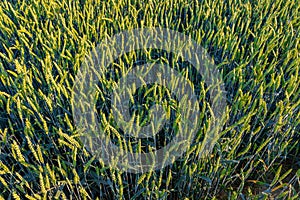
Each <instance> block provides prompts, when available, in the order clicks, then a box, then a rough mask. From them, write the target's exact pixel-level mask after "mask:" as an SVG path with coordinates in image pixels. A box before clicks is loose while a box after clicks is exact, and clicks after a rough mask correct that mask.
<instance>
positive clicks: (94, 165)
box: [0, 0, 300, 199]
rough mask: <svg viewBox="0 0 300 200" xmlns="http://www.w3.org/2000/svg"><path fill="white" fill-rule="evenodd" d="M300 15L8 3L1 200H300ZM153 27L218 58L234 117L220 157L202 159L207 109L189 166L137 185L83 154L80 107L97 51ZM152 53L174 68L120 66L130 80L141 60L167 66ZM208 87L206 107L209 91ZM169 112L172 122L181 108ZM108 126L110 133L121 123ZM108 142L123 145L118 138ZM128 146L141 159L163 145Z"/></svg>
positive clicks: (207, 5)
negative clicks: (86, 66)
mask: <svg viewBox="0 0 300 200" xmlns="http://www.w3.org/2000/svg"><path fill="white" fill-rule="evenodd" d="M299 8H300V4H299V1H297V0H287V1H284V0H272V1H271V0H251V1H250V0H207V1H202V0H197V1H188V0H166V1H159V0H148V1H144V0H107V1H105V0H78V1H67V0H38V1H33V0H10V1H7V0H3V1H1V2H0V199H52V198H54V199H73V198H74V199H272V198H277V199H299V198H300V197H299V191H300V159H299V158H300V144H299V141H300V140H299V139H300V134H299V133H300V98H299V96H300V87H299V86H300V85H299V84H300V80H299V77H300V76H299V75H300V72H299V68H300V53H299V50H300V43H299V41H300V39H299V38H300V37H299V35H300V31H299V29H300V28H299V25H300V14H299ZM142 27H163V28H168V29H172V30H175V31H178V32H181V33H184V34H186V35H189V36H191V37H192V38H193V39H194V40H195V41H197V42H198V43H199V44H200V45H201V46H202V47H203V48H205V49H207V51H208V53H209V55H210V56H211V57H212V58H213V60H214V62H215V64H216V65H217V67H218V70H219V72H220V73H221V75H222V77H223V80H224V83H225V89H226V102H227V105H228V106H227V107H226V113H225V118H224V120H225V123H224V126H223V127H222V130H221V133H220V134H221V137H220V138H219V139H218V141H217V143H216V145H215V146H214V148H213V151H212V152H211V154H210V155H209V156H207V157H205V158H201V159H198V153H199V146H200V144H201V142H200V139H201V133H204V132H205V130H206V129H207V128H208V126H209V125H210V116H209V115H208V114H207V113H206V111H205V109H204V110H203V113H202V114H203V115H202V116H201V119H202V120H203V124H202V127H201V129H200V133H199V137H198V138H196V139H195V142H194V143H193V144H191V147H190V148H189V150H188V151H187V152H186V153H185V154H184V156H182V157H180V159H178V160H176V161H175V162H174V163H173V164H172V165H170V166H168V167H166V168H164V169H161V170H150V171H149V172H146V173H140V174H130V173H127V172H122V171H120V170H117V169H115V168H112V167H111V166H106V165H105V164H104V163H103V162H102V161H101V160H99V159H97V157H96V156H95V155H92V154H91V153H90V152H88V151H87V150H86V149H85V148H83V144H82V142H81V140H80V135H81V130H78V129H77V127H76V126H75V125H74V121H73V116H72V107H71V97H72V91H73V84H74V78H75V76H76V73H77V72H78V70H79V68H80V66H81V64H82V62H83V60H84V59H85V57H86V56H87V55H88V53H89V51H90V50H91V49H93V48H94V47H96V45H97V44H98V43H100V42H101V40H102V39H104V38H106V37H109V36H113V35H114V34H117V33H119V32H121V31H125V30H131V29H134V28H142ZM141 54H143V53H141ZM153 54H159V56H160V57H162V58H161V59H165V60H168V59H167V58H165V57H164V52H154V53H153V52H152V53H151V51H150V50H149V52H144V54H143V55H142V56H141V55H139V52H136V53H132V52H131V53H129V54H128V55H124V57H123V58H122V59H121V60H119V61H118V62H117V61H116V63H115V65H114V66H117V65H119V68H120V71H122V69H124V66H126V64H129V63H132V60H134V59H136V58H138V59H140V60H138V61H140V62H145V61H149V60H155V59H157V58H156V57H157V56H156V57H155V55H154V56H153ZM184 64H185V63H184V62H182V65H184ZM182 73H187V74H188V73H189V72H182ZM102 82H103V83H105V84H106V87H108V88H109V86H111V85H110V84H111V83H110V82H109V81H108V80H106V79H103V80H102ZM99 87H100V86H99ZM198 88H199V90H200V91H202V93H201V95H203V96H202V98H203V100H204V99H205V98H206V97H205V95H204V94H203V93H205V92H203V91H205V87H204V84H203V82H201V81H200V82H199V86H198ZM148 89H149V90H148V93H149V94H152V93H155V92H153V91H154V90H155V91H156V89H155V86H153V87H152V88H148ZM144 90H146V89H145V88H144ZM144 90H142V91H141V92H145V91H144ZM101 91H102V90H101V88H99V90H98V93H97V95H98V99H100V100H101V99H102V100H103V99H105V98H106V97H105V94H104V93H101ZM156 92H158V93H159V92H161V94H164V95H166V96H167V95H168V94H165V93H167V92H166V91H160V90H159V89H157V91H156ZM164 92H165V93H164ZM169 96H171V95H170V94H169ZM132 99H133V103H134V98H133V97H132ZM150 100H151V98H150ZM152 100H153V99H152ZM203 104H205V101H204V102H203ZM101 105H102V104H101ZM101 105H99V110H100V113H99V116H100V118H101V116H104V114H105V112H106V111H105V110H104V108H106V107H105V106H103V105H102V107H101ZM172 106H173V107H172ZM166 107H168V109H169V116H171V112H173V111H172V109H173V108H174V107H176V102H172V101H171V102H168V103H166ZM206 109H208V108H206ZM173 110H176V109H173ZM174 112H175V111H174ZM103 119H105V120H107V121H105V120H103V121H104V122H103V124H104V125H106V126H109V123H110V120H111V119H106V118H105V117H103ZM174 121H176V119H174ZM141 123H145V122H142V120H141ZM176 128H178V127H174V129H176ZM109 131H110V134H112V135H115V136H114V139H115V140H116V141H118V140H120V139H118V138H117V136H116V135H120V134H119V133H118V130H116V129H114V130H113V129H110V130H109ZM111 137H113V136H111ZM127 145H128V149H129V150H130V151H142V150H143V151H144V150H145V149H147V148H146V147H147V146H148V147H151V146H153V144H150V142H149V143H141V142H139V141H130V142H128V144H127ZM161 145H163V143H162V144H161Z"/></svg>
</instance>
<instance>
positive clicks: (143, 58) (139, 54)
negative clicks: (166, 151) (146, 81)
mask: <svg viewBox="0 0 300 200" xmlns="http://www.w3.org/2000/svg"><path fill="white" fill-rule="evenodd" d="M149 50H150V57H147V54H146V53H145V52H144V51H143V50H139V51H135V55H134V56H133V57H134V60H129V62H130V63H128V60H127V59H128V58H127V57H126V56H128V53H127V55H126V54H124V55H121V56H120V57H119V58H118V59H116V60H114V62H113V64H110V65H109V66H108V67H107V73H106V76H105V77H107V80H113V81H116V82H117V81H118V80H119V79H120V78H121V77H122V69H120V68H119V67H116V66H119V65H120V64H121V63H122V64H123V66H124V67H125V68H126V69H128V68H130V67H135V66H139V65H144V64H146V63H151V62H152V63H153V62H157V61H160V60H159V59H160V58H162V57H163V58H167V60H168V63H165V64H169V66H170V67H171V68H173V69H175V70H177V71H178V72H179V73H184V72H185V71H188V72H189V73H188V79H189V80H190V81H191V82H192V83H193V84H194V91H195V94H196V96H197V98H198V101H199V104H200V105H199V106H200V110H201V108H202V106H203V101H207V102H209V100H210V96H209V93H208V92H207V94H205V98H204V99H201V98H200V95H203V94H201V88H200V83H201V82H202V81H203V78H202V77H201V74H199V73H198V72H197V70H196V68H195V67H194V66H192V65H191V64H190V63H189V62H188V61H185V60H183V59H182V58H181V57H180V58H178V60H176V61H175V62H174V60H175V55H174V54H173V53H169V52H167V51H164V50H159V49H148V51H149ZM148 55H149V54H148ZM126 58H127V59H126ZM98 86H99V88H100V92H101V95H102V96H103V97H104V99H105V100H104V101H103V100H101V99H100V98H98V99H97V103H96V109H97V113H98V116H97V117H98V120H99V121H101V117H100V116H101V115H100V113H104V115H105V116H106V118H107V119H108V118H109V114H110V110H111V99H110V93H111V92H112V91H110V90H109V89H108V88H107V86H105V84H104V83H103V82H102V81H101V80H100V81H99V83H98ZM205 87H206V88H207V85H206V84H205ZM140 89H141V90H142V91H146V90H147V89H146V88H145V87H142V88H140ZM142 93H143V92H142ZM134 98H135V105H131V108H132V109H131V110H130V114H132V113H133V106H136V107H137V105H142V104H143V103H145V102H144V100H145V99H143V98H141V97H139V96H138V95H137V92H136V93H135V94H134ZM172 98H174V97H172ZM142 107H143V106H142ZM150 107H151V105H150ZM143 109H144V108H143ZM140 111H142V110H140ZM143 112H144V116H147V114H148V113H147V112H145V109H144V110H143ZM207 117H209V114H208V113H207V114H206V116H205V117H204V119H203V121H202V122H201V125H200V127H202V126H203V123H204V122H205V121H206V118H207ZM175 118H176V115H175V110H172V111H171V119H172V120H174V119H175ZM111 122H112V123H114V120H113V121H111ZM172 126H174V124H172V122H171V123H169V124H167V125H166V126H164V128H163V129H161V130H160V132H159V133H158V134H157V135H156V141H159V143H158V144H154V141H155V140H154V139H153V138H152V139H149V138H148V139H142V140H141V142H142V144H144V145H145V147H143V149H142V150H143V151H144V152H148V151H149V148H148V145H147V144H151V146H152V147H153V146H156V148H161V147H163V146H164V145H166V144H167V143H168V141H171V140H172V137H173V136H172V135H173V134H174V130H173V128H174V127H173V128H172ZM200 127H199V128H200ZM118 131H119V133H120V134H121V135H123V137H124V138H123V139H125V140H126V141H129V140H130V141H131V143H132V144H134V143H137V142H138V141H137V140H136V139H134V138H132V137H126V136H125V135H126V133H124V132H123V131H122V130H121V129H118ZM166 136H171V137H170V138H169V137H166ZM197 137H199V136H197ZM199 138H200V141H202V140H203V138H204V136H203V135H202V136H200V137H199ZM199 138H198V139H199ZM111 139H112V141H114V143H115V144H117V143H118V142H119V141H118V139H117V138H116V137H112V138H111Z"/></svg>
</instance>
